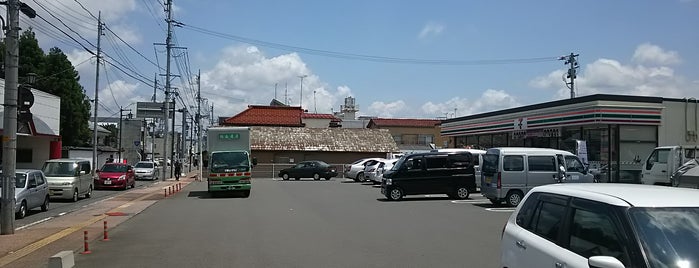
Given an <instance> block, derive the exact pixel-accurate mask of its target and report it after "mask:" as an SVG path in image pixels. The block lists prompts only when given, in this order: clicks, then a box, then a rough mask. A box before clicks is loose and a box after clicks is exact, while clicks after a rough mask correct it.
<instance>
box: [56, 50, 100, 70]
mask: <svg viewBox="0 0 699 268" xmlns="http://www.w3.org/2000/svg"><path fill="white" fill-rule="evenodd" d="M63 53H65V54H66V57H68V60H69V61H70V63H72V64H73V67H75V70H77V71H78V72H79V73H80V74H88V73H90V72H92V73H93V76H94V72H95V60H94V59H92V54H90V53H89V52H87V51H85V50H77V49H73V50H71V51H70V52H68V51H64V52H63ZM86 60H90V61H89V62H85V61H86Z"/></svg>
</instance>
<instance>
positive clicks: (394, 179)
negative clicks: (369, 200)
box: [381, 152, 476, 201]
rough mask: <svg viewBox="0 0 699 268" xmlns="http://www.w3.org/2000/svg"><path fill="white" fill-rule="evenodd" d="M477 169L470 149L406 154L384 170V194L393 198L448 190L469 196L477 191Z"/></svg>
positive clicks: (454, 195)
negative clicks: (468, 150)
mask: <svg viewBox="0 0 699 268" xmlns="http://www.w3.org/2000/svg"><path fill="white" fill-rule="evenodd" d="M475 173H476V172H475V169H474V167H473V156H472V155H471V153H469V152H450V153H446V152H431V153H418V154H411V155H406V156H403V157H402V158H401V159H400V160H398V162H397V163H396V164H395V165H394V166H393V168H391V170H388V171H386V172H385V173H384V174H383V177H384V180H383V181H382V182H381V194H383V195H385V196H386V198H388V200H391V201H396V200H400V199H401V198H403V196H406V195H415V194H447V195H448V196H449V197H451V198H454V199H466V198H468V196H469V194H470V193H471V192H475V191H476V176H475Z"/></svg>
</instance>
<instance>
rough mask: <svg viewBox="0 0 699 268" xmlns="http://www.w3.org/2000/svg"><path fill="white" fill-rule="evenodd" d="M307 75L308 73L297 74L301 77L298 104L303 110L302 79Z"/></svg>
mask: <svg viewBox="0 0 699 268" xmlns="http://www.w3.org/2000/svg"><path fill="white" fill-rule="evenodd" d="M306 77H308V75H305V74H304V75H299V78H301V98H300V99H299V106H300V107H301V110H303V79H304V78H306Z"/></svg>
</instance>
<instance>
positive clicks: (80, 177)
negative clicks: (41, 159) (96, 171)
mask: <svg viewBox="0 0 699 268" xmlns="http://www.w3.org/2000/svg"><path fill="white" fill-rule="evenodd" d="M41 171H43V172H44V175H45V176H46V181H48V183H49V195H50V196H51V198H58V199H70V200H72V201H73V202H76V201H78V198H79V197H80V196H81V195H84V196H85V198H90V197H91V196H92V189H93V188H94V187H93V185H92V165H91V164H90V161H89V160H84V159H69V158H62V159H51V160H47V161H46V162H45V163H44V166H43V167H42V168H41Z"/></svg>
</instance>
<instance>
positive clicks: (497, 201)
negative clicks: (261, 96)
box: [488, 198, 502, 206]
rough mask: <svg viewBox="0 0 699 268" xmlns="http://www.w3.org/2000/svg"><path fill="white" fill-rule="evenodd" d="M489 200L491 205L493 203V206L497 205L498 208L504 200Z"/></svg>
mask: <svg viewBox="0 0 699 268" xmlns="http://www.w3.org/2000/svg"><path fill="white" fill-rule="evenodd" d="M488 200H490V203H492V204H493V205H496V206H499V205H502V200H500V199H497V198H488Z"/></svg>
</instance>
